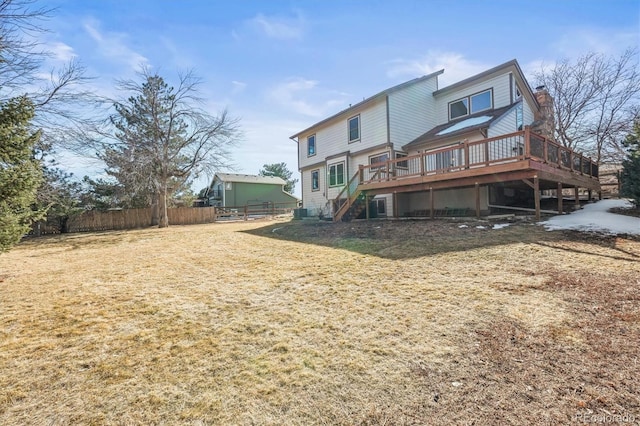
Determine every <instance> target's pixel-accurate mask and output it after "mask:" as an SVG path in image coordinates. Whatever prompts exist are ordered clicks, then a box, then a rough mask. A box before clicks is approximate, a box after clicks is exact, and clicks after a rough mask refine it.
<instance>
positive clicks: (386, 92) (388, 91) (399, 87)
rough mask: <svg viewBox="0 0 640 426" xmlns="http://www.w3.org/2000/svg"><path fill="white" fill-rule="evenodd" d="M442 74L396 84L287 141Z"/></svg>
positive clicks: (441, 71) (442, 70)
mask: <svg viewBox="0 0 640 426" xmlns="http://www.w3.org/2000/svg"><path fill="white" fill-rule="evenodd" d="M443 72H444V69H441V70H439V71H436V72H432V73H431V74H427V75H424V76H422V77H418V78H414V79H413V80H409V81H405V82H404V83H400V84H398V85H396V86H393V87H390V88H389V89H386V90H383V91H382V92H380V93H376V94H375V95H373V96H371V97H368V98H367V99H365V100H363V101H361V102H358V103H357V104H355V105H352V106H350V107H349V108H347V109H343V110H342V111H340V112H338V113H337V114H334V115H332V116H330V117H327V118H325V119H324V120H321V121H318V122H317V123H316V124H314V125H313V126H309V127H307V128H306V129H304V130H302V131H300V132H298V133H296V134H295V135H293V136H290V137H289V139H293V138H297V137H298V136H300V135H302V134H304V133H307V132H308V131H309V130H311V129H313V128H314V127H317V126H320V125H322V124H324V123H326V122H328V121H331V120H333V119H334V118H337V117H339V116H341V115H345V118H346V116H347V115H349V116H350V115H351V113H353V112H354V111H355V110H357V109H358V108H360V107H362V106H364V105H366V104H369V103H372V102H375V101H377V100H379V99H380V98H383V97H385V96H387V95H389V94H391V93H393V92H397V91H398V90H402V89H404V88H405V87H408V86H411V85H413V84H416V83H420V82H422V81H425V80H428V79H430V78H433V77H436V76H439V75H440V74H442V73H443Z"/></svg>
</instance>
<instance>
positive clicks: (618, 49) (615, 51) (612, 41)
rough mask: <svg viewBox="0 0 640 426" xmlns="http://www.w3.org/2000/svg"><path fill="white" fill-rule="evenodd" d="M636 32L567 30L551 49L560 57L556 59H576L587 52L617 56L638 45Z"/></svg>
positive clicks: (586, 29) (594, 29)
mask: <svg viewBox="0 0 640 426" xmlns="http://www.w3.org/2000/svg"><path fill="white" fill-rule="evenodd" d="M638 35H639V34H638V30H637V29H634V30H628V31H627V30H616V31H607V30H606V29H596V28H569V29H568V31H567V32H566V33H565V34H563V35H562V36H561V37H560V38H559V39H558V40H557V41H555V42H554V43H552V44H551V46H550V47H551V48H552V49H553V50H554V51H556V52H558V54H559V55H560V57H559V58H557V59H563V58H567V59H576V58H577V57H579V56H582V55H584V54H586V53H589V52H595V53H602V54H605V55H613V56H618V55H619V54H620V53H622V51H624V50H625V49H627V48H629V47H634V46H637V45H638Z"/></svg>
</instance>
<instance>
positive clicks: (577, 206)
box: [573, 186, 580, 210]
mask: <svg viewBox="0 0 640 426" xmlns="http://www.w3.org/2000/svg"><path fill="white" fill-rule="evenodd" d="M573 197H574V198H575V203H576V206H575V210H579V209H580V194H579V191H578V187H577V186H574V187H573Z"/></svg>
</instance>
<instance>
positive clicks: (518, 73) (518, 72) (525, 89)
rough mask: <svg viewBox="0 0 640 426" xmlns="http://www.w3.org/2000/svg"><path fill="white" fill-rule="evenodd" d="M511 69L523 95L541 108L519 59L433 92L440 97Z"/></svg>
mask: <svg viewBox="0 0 640 426" xmlns="http://www.w3.org/2000/svg"><path fill="white" fill-rule="evenodd" d="M509 70H510V71H512V72H513V75H514V78H515V80H516V83H518V87H519V88H520V90H521V91H522V95H523V96H524V97H526V98H527V100H528V101H529V103H530V104H531V105H532V106H535V107H536V108H539V105H538V100H537V99H536V96H535V95H534V93H533V91H532V90H531V86H529V83H528V82H527V79H526V78H525V76H524V73H523V72H522V68H520V65H519V64H518V61H517V60H515V59H512V60H510V61H508V62H505V63H504V64H501V65H498V66H496V67H493V68H491V69H488V70H486V71H483V72H481V73H480V74H476V75H473V76H471V77H469V78H466V79H464V80H461V81H458V82H457V83H453V84H451V85H449V86H447V87H443V88H442V89H439V90H436V91H435V92H433V96H435V97H438V96H440V95H443V94H446V93H450V92H452V91H454V90H461V89H464V88H465V87H468V86H472V85H474V84H477V83H478V80H483V79H489V78H491V77H494V76H497V75H500V74H504V72H505V71H509Z"/></svg>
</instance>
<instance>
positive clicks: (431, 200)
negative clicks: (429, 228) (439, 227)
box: [429, 186, 434, 219]
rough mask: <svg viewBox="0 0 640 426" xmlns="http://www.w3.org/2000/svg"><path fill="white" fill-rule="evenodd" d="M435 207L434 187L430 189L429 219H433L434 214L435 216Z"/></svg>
mask: <svg viewBox="0 0 640 426" xmlns="http://www.w3.org/2000/svg"><path fill="white" fill-rule="evenodd" d="M433 205H434V202H433V187H432V186H430V187H429V217H430V218H431V219H433V214H434V211H433Z"/></svg>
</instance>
